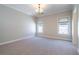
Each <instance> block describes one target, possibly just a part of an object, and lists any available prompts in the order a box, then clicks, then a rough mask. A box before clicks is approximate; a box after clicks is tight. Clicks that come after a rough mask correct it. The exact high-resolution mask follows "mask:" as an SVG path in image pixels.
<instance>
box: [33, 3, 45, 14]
mask: <svg viewBox="0 0 79 59" xmlns="http://www.w3.org/2000/svg"><path fill="white" fill-rule="evenodd" d="M45 6H46V5H45V4H33V7H34V8H35V11H36V13H37V14H38V15H41V14H43V12H44V8H45Z"/></svg>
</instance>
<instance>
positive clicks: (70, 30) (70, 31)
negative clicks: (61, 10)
mask: <svg viewBox="0 0 79 59" xmlns="http://www.w3.org/2000/svg"><path fill="white" fill-rule="evenodd" d="M66 17H68V18H69V21H70V25H69V26H72V25H71V18H70V16H63V17H57V34H60V33H59V19H61V18H66ZM60 35H71V29H70V28H69V33H68V34H60Z"/></svg>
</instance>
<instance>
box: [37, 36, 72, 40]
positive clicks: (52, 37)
mask: <svg viewBox="0 0 79 59" xmlns="http://www.w3.org/2000/svg"><path fill="white" fill-rule="evenodd" d="M38 36H40V37H45V38H51V39H61V40H67V41H71V40H70V39H67V38H62V37H57V36H48V35H38Z"/></svg>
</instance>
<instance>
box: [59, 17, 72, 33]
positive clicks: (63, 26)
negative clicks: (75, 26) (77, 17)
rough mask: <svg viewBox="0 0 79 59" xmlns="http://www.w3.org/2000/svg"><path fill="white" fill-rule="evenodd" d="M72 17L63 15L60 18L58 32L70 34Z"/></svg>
mask: <svg viewBox="0 0 79 59" xmlns="http://www.w3.org/2000/svg"><path fill="white" fill-rule="evenodd" d="M70 25H71V21H70V17H63V18H59V19H58V34H70V28H71V27H70Z"/></svg>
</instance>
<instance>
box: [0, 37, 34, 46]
mask: <svg viewBox="0 0 79 59" xmlns="http://www.w3.org/2000/svg"><path fill="white" fill-rule="evenodd" d="M32 37H34V36H27V37H22V38H19V39H16V40H11V41H7V42H2V43H0V45H5V44H9V43H13V42H16V41H20V40H23V39H29V38H32Z"/></svg>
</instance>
